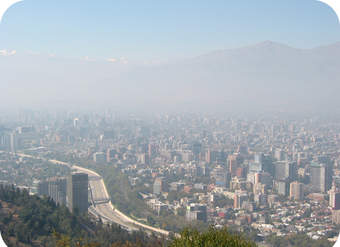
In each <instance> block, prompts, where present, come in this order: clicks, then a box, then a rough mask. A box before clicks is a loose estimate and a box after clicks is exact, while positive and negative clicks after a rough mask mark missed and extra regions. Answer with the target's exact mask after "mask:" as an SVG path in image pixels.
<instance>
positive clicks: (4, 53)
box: [0, 40, 340, 65]
mask: <svg viewBox="0 0 340 247" xmlns="http://www.w3.org/2000/svg"><path fill="white" fill-rule="evenodd" d="M270 45H272V46H281V47H286V48H290V49H295V50H300V51H312V50H315V49H321V48H327V47H332V46H340V40H339V41H336V42H331V43H328V44H321V45H317V46H314V47H310V48H301V47H297V46H293V45H289V44H287V43H285V42H279V41H274V40H263V41H259V42H254V43H251V44H246V45H240V46H236V47H230V48H220V49H218V48H216V49H211V50H210V51H208V52H205V53H203V52H202V53H200V54H196V55H192V56H186V57H182V58H180V57H177V58H171V59H170V58H164V59H163V60H161V59H158V61H157V59H131V60H130V59H129V58H126V57H117V58H114V57H107V58H103V57H100V58H99V57H98V58H94V57H93V58H92V57H89V56H87V55H84V56H81V57H80V56H65V55H58V54H56V53H54V52H40V51H32V50H16V49H13V50H12V49H5V48H0V57H10V56H16V57H18V56H19V57H20V56H21V57H22V56H35V57H39V56H42V57H48V58H51V59H52V58H53V59H67V60H80V61H84V62H105V63H112V64H124V65H127V64H129V61H131V62H132V63H131V64H135V65H137V64H138V65H142V64H143V65H158V64H159V65H160V64H164V63H168V62H171V61H180V60H187V59H194V58H200V57H204V56H207V55H211V54H214V53H219V52H225V51H235V50H242V49H249V48H256V47H261V46H262V47H265V46H270Z"/></svg>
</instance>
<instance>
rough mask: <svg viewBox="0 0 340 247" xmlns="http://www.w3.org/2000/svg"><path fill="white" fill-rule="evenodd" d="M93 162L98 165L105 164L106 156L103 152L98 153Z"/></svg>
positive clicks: (95, 154)
mask: <svg viewBox="0 0 340 247" xmlns="http://www.w3.org/2000/svg"><path fill="white" fill-rule="evenodd" d="M93 161H94V162H96V163H105V161H106V156H105V154H104V153H103V152H96V153H94V154H93Z"/></svg>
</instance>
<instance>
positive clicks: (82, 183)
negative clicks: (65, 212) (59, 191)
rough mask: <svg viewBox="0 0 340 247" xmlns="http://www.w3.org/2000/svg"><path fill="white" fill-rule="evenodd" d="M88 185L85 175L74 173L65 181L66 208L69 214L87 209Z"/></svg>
mask: <svg viewBox="0 0 340 247" xmlns="http://www.w3.org/2000/svg"><path fill="white" fill-rule="evenodd" d="M88 183H89V178H88V175H87V174H85V173H74V174H71V175H70V176H69V177H68V180H67V207H68V208H69V210H70V211H71V212H74V210H76V209H77V210H78V211H79V212H80V213H83V212H87V209H88Z"/></svg>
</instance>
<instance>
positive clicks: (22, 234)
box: [0, 186, 161, 247]
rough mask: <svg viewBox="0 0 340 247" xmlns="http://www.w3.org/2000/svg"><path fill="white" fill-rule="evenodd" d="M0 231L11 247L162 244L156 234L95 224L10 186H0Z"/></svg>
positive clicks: (146, 246) (50, 202)
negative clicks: (64, 243) (76, 244)
mask: <svg viewBox="0 0 340 247" xmlns="http://www.w3.org/2000/svg"><path fill="white" fill-rule="evenodd" d="M0 231H1V232H2V236H3V238H4V240H5V242H6V243H7V244H8V246H13V247H14V246H16V247H26V246H45V247H52V246H64V245H60V244H61V243H62V242H70V243H73V244H75V243H76V242H80V243H83V244H84V245H85V244H90V243H91V244H96V245H93V246H103V247H105V246H116V247H120V246H123V244H125V243H130V244H131V245H133V246H140V247H143V246H145V247H148V246H155V247H157V246H161V241H160V240H159V239H157V238H155V237H152V236H151V237H149V236H147V235H146V234H144V233H142V232H134V233H129V232H127V231H126V230H123V229H121V228H120V227H118V226H111V227H109V226H105V225H103V224H101V223H94V221H93V220H92V221H91V220H90V219H89V218H88V217H87V216H85V215H78V214H71V213H70V212H69V211H68V209H67V208H66V207H57V206H56V205H55V204H54V202H53V201H51V200H49V199H47V198H43V199H40V198H38V197H36V196H30V195H28V193H27V191H20V190H18V189H15V188H14V187H11V186H0ZM57 243H59V245H57ZM65 246H67V245H65ZM72 246H73V245H72Z"/></svg>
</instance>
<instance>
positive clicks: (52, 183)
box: [47, 178, 67, 205]
mask: <svg viewBox="0 0 340 247" xmlns="http://www.w3.org/2000/svg"><path fill="white" fill-rule="evenodd" d="M66 181H67V180H66V179H65V178H51V179H49V180H48V181H47V183H48V196H49V197H51V198H52V200H53V201H54V202H55V203H56V204H58V205H66Z"/></svg>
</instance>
